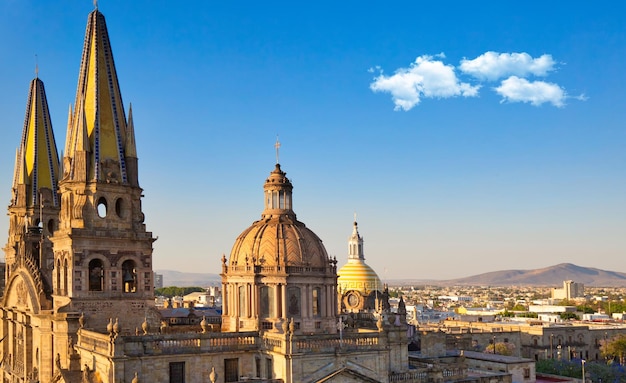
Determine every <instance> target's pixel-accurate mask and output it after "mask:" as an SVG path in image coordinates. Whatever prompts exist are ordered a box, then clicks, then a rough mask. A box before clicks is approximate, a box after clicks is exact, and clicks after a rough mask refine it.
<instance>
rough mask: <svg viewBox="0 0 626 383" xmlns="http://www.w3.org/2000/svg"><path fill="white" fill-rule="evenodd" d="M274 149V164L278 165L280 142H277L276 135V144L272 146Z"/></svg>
mask: <svg viewBox="0 0 626 383" xmlns="http://www.w3.org/2000/svg"><path fill="white" fill-rule="evenodd" d="M274 147H275V148H276V163H277V164H280V156H279V149H280V141H278V134H277V135H276V143H275V144H274Z"/></svg>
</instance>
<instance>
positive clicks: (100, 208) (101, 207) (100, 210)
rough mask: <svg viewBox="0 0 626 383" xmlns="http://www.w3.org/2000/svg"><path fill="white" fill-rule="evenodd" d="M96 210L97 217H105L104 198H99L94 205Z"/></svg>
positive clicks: (105, 205)
mask: <svg viewBox="0 0 626 383" xmlns="http://www.w3.org/2000/svg"><path fill="white" fill-rule="evenodd" d="M96 209H97V211H98V217H100V218H104V217H106V216H107V200H106V198H104V197H100V199H98V204H97V205H96Z"/></svg>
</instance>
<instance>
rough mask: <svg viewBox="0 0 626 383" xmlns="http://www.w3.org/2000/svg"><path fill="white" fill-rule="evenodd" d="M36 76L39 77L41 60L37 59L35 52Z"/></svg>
mask: <svg viewBox="0 0 626 383" xmlns="http://www.w3.org/2000/svg"><path fill="white" fill-rule="evenodd" d="M35 78H39V60H38V59H37V54H36V53H35Z"/></svg>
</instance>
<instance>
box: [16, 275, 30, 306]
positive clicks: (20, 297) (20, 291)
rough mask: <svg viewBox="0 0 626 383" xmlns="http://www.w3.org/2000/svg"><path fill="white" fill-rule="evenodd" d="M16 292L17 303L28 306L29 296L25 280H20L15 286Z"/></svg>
mask: <svg viewBox="0 0 626 383" xmlns="http://www.w3.org/2000/svg"><path fill="white" fill-rule="evenodd" d="M15 292H16V294H17V305H18V306H26V299H27V297H28V293H27V289H26V284H25V283H24V281H23V280H20V281H19V282H18V283H17V286H15Z"/></svg>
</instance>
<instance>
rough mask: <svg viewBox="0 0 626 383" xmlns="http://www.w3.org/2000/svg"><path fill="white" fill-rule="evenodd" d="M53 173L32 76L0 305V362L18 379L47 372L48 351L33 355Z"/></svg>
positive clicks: (53, 208)
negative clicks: (45, 357)
mask: <svg viewBox="0 0 626 383" xmlns="http://www.w3.org/2000/svg"><path fill="white" fill-rule="evenodd" d="M58 179H59V157H58V154H57V148H56V143H55V140H54V134H53V132H52V123H51V120H50V113H49V111H48V102H47V99H46V92H45V88H44V84H43V82H42V81H41V80H40V79H39V78H35V79H34V80H32V81H31V83H30V91H29V93H28V102H27V106H26V117H25V118H24V129H23V131H22V139H21V141H20V145H19V147H18V149H17V154H16V159H15V171H14V174H13V185H12V199H11V203H10V205H9V212H8V215H9V238H8V242H7V245H6V246H5V248H4V251H5V255H6V280H5V290H4V295H3V297H2V310H1V311H0V315H1V317H2V327H1V328H0V332H1V336H2V339H3V341H2V342H0V348H1V350H2V358H3V359H2V363H0V366H1V367H2V369H3V370H5V371H6V370H7V369H9V370H10V371H11V374H12V375H13V376H14V377H16V378H18V379H21V380H20V381H24V379H25V378H27V377H30V378H33V377H35V376H39V373H40V372H41V371H45V372H47V373H48V374H51V373H52V357H51V356H50V358H49V359H48V360H47V362H43V361H41V360H40V359H38V358H37V357H36V355H37V354H39V351H40V350H41V349H43V348H44V347H45V348H48V349H50V348H51V344H52V335H51V322H50V320H49V313H50V312H51V310H52V309H53V301H52V289H51V287H52V274H53V251H52V243H51V242H50V240H49V237H50V236H51V235H53V233H54V231H55V230H56V229H57V227H58V214H59V205H60V201H59V196H58V194H57V182H58ZM33 340H35V341H33ZM42 344H45V346H42ZM14 381H17V380H14Z"/></svg>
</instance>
